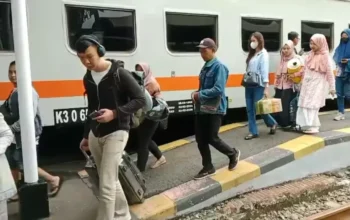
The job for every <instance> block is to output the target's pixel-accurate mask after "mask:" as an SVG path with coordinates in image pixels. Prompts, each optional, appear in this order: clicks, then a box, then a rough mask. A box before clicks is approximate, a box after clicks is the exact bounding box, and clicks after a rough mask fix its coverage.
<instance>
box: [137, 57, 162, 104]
mask: <svg viewBox="0 0 350 220" xmlns="http://www.w3.org/2000/svg"><path fill="white" fill-rule="evenodd" d="M137 65H139V66H141V68H142V69H143V71H144V72H145V87H146V89H147V90H148V92H149V93H150V95H151V96H155V97H158V96H160V85H159V84H158V82H157V80H156V78H155V77H154V76H153V73H152V71H151V68H150V66H149V65H148V63H145V62H140V63H138V64H137Z"/></svg>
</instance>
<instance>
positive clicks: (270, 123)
mask: <svg viewBox="0 0 350 220" xmlns="http://www.w3.org/2000/svg"><path fill="white" fill-rule="evenodd" d="M264 90H265V88H264V87H257V88H255V90H254V98H253V100H254V107H255V103H257V102H258V101H260V100H261V99H262V98H263V97H264ZM254 109H255V108H254ZM261 118H262V119H263V120H264V122H265V124H266V126H267V127H269V128H271V130H270V134H275V132H276V128H277V122H276V121H275V119H274V118H273V117H272V116H271V115H270V114H264V115H261Z"/></svg>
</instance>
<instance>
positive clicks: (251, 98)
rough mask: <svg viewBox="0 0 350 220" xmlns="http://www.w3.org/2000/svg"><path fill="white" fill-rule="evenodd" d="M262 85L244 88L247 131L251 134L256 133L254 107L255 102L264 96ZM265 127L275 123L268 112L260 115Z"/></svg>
mask: <svg viewBox="0 0 350 220" xmlns="http://www.w3.org/2000/svg"><path fill="white" fill-rule="evenodd" d="M264 89H265V88H264V87H260V86H259V87H252V88H245V101H246V106H247V114H248V125H249V132H250V133H251V134H253V135H258V134H259V132H258V127H257V125H256V109H255V104H256V103H257V102H258V101H259V100H261V99H262V98H263V97H264ZM261 118H262V119H263V120H264V122H265V124H266V126H267V127H270V128H271V127H272V126H274V125H276V124H277V122H276V121H275V119H273V117H272V116H271V115H269V114H267V115H261Z"/></svg>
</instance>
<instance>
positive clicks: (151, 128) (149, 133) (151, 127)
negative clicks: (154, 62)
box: [135, 63, 166, 172]
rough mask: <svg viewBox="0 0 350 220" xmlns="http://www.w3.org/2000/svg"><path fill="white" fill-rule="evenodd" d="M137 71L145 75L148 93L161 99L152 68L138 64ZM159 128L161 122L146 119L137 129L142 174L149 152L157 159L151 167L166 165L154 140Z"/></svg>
mask: <svg viewBox="0 0 350 220" xmlns="http://www.w3.org/2000/svg"><path fill="white" fill-rule="evenodd" d="M135 69H136V71H143V72H144V73H145V79H144V84H145V88H146V89H147V91H148V93H149V94H150V95H151V96H152V97H153V98H157V97H160V95H161V94H160V86H159V84H158V82H157V80H156V78H155V77H154V76H153V73H152V71H151V69H150V66H149V65H148V64H147V63H138V64H136V66H135ZM158 126H159V122H156V121H152V120H149V119H147V118H145V119H144V120H143V121H142V123H141V124H140V126H139V127H138V129H137V133H138V148H137V149H138V150H137V167H138V168H139V170H140V171H141V172H143V171H145V169H146V164H147V161H148V154H149V151H151V153H152V154H153V155H154V156H155V157H156V158H157V161H156V162H155V163H154V164H153V165H152V166H151V168H152V169H154V168H157V167H159V166H161V165H163V164H165V163H166V160H165V157H164V155H163V154H162V152H161V151H160V150H159V148H158V146H157V144H156V143H155V142H154V141H153V140H152V137H153V135H154V133H155V132H156V130H157V128H158Z"/></svg>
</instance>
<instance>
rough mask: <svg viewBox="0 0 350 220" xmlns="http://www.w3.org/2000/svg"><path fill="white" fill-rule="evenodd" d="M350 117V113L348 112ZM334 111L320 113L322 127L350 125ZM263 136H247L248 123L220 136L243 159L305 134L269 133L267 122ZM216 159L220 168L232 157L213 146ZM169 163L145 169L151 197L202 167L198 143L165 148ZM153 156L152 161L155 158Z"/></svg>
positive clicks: (331, 127) (191, 176)
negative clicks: (255, 137) (334, 113)
mask: <svg viewBox="0 0 350 220" xmlns="http://www.w3.org/2000/svg"><path fill="white" fill-rule="evenodd" d="M347 116H348V117H350V114H347ZM333 117H334V115H323V116H320V120H321V123H322V127H321V130H320V131H329V130H334V129H339V128H344V127H349V126H350V119H347V120H343V121H339V122H336V121H333ZM259 131H260V138H257V139H253V140H249V141H246V140H244V137H245V136H246V135H247V133H248V127H242V128H238V129H234V130H232V131H228V132H225V133H222V134H221V135H220V136H221V137H222V139H223V140H224V141H226V142H227V143H228V144H230V145H231V146H232V147H237V148H238V149H239V150H240V151H241V159H245V158H247V157H250V156H252V155H255V154H258V153H260V152H262V151H265V150H267V149H270V148H272V147H275V146H277V145H278V144H281V143H284V142H286V141H288V140H291V139H294V138H296V137H299V136H301V135H302V134H300V133H295V132H284V131H282V130H278V132H277V133H276V134H275V135H269V134H268V132H269V129H268V128H266V126H265V125H264V124H261V123H260V125H259ZM211 152H212V159H213V163H214V166H215V167H216V168H221V167H224V166H226V165H227V164H228V158H227V157H226V156H224V155H222V154H221V153H220V152H218V151H217V150H216V149H214V148H211ZM165 157H166V159H167V162H168V163H167V164H165V165H164V166H161V167H159V168H157V169H153V170H152V169H148V170H146V172H145V173H144V176H145V179H146V183H147V190H148V191H147V197H150V196H153V195H156V194H158V193H160V192H163V191H165V190H167V189H170V188H173V187H175V186H178V185H180V184H182V183H185V182H188V181H190V180H191V179H192V178H193V177H194V176H195V175H196V174H197V173H198V172H199V170H201V168H202V166H201V163H202V162H201V156H200V154H199V151H198V149H197V145H196V143H191V144H188V145H185V146H183V147H180V148H177V149H174V150H171V151H168V152H165ZM154 160H155V159H154V158H153V156H152V157H150V160H149V163H153V162H154Z"/></svg>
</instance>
